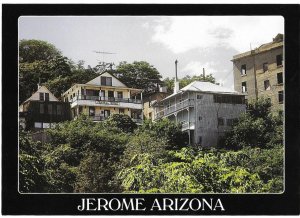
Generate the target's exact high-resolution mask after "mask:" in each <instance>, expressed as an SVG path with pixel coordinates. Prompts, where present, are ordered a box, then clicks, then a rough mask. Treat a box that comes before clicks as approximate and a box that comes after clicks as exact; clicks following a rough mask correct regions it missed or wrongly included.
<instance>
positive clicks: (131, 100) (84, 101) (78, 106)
mask: <svg viewBox="0 0 300 218" xmlns="http://www.w3.org/2000/svg"><path fill="white" fill-rule="evenodd" d="M62 96H63V99H64V101H65V102H70V104H71V111H72V117H73V118H76V117H77V116H78V115H80V114H85V115H88V116H89V117H90V118H91V119H92V120H93V121H103V120H105V119H107V118H108V117H109V116H110V115H112V114H127V115H128V116H130V117H131V118H132V119H133V121H135V122H136V123H141V122H142V120H143V116H142V114H143V113H142V109H143V105H142V98H143V96H142V90H141V89H134V88H129V87H127V86H126V85H125V84H124V83H122V82H121V81H120V80H118V79H117V78H116V77H114V76H113V75H111V74H109V73H107V72H105V73H102V74H100V75H99V76H98V77H96V78H94V79H92V80H91V81H89V82H87V83H86V84H74V85H73V86H72V87H71V88H69V89H68V90H67V91H66V92H64V93H63V95H62Z"/></svg>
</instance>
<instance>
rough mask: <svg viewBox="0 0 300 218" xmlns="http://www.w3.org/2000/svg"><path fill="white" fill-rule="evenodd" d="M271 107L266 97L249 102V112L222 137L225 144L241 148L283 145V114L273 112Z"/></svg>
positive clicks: (225, 145) (228, 146)
mask: <svg viewBox="0 0 300 218" xmlns="http://www.w3.org/2000/svg"><path fill="white" fill-rule="evenodd" d="M270 107H271V103H270V101H269V100H268V99H264V98H260V99H258V101H252V102H249V104H248V106H247V112H246V113H245V114H242V115H241V116H240V118H239V119H238V121H237V122H236V124H235V125H234V126H233V128H232V130H231V131H229V132H228V133H226V134H225V137H224V139H222V142H223V146H224V147H225V148H232V149H241V148H243V147H260V148H267V147H270V148H272V147H274V146H276V145H282V143H283V135H282V134H283V132H282V130H283V127H282V124H283V122H282V116H281V115H280V113H278V114H276V113H275V114H274V113H272V112H271V111H270ZM221 146H222V145H221Z"/></svg>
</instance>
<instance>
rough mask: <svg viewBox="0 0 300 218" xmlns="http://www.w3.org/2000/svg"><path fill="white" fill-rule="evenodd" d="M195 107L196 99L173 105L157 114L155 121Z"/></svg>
mask: <svg viewBox="0 0 300 218" xmlns="http://www.w3.org/2000/svg"><path fill="white" fill-rule="evenodd" d="M194 106H195V102H194V99H186V100H184V101H182V102H179V103H177V104H173V105H171V106H169V107H166V108H164V109H163V110H161V111H159V112H157V113H156V114H155V119H160V118H162V117H165V116H168V115H171V114H173V113H175V112H178V111H180V110H183V109H186V108H189V107H194Z"/></svg>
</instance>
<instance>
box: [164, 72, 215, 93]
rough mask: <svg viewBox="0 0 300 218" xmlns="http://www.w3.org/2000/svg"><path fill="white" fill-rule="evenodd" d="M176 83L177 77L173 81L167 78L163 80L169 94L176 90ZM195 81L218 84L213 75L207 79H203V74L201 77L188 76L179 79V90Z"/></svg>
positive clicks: (206, 77)
mask: <svg viewBox="0 0 300 218" xmlns="http://www.w3.org/2000/svg"><path fill="white" fill-rule="evenodd" d="M174 81H175V77H173V78H172V79H170V78H169V77H167V78H165V79H164V80H163V83H164V85H165V86H166V87H167V90H168V92H169V93H172V92H173V90H174ZM194 81H202V82H211V83H215V82H216V80H215V78H214V77H213V75H212V74H209V75H206V76H205V77H203V75H202V74H201V75H200V76H196V75H194V76H192V77H191V76H189V75H186V76H185V77H183V78H182V79H179V88H180V89H181V88H183V87H185V86H187V85H188V84H190V83H192V82H194Z"/></svg>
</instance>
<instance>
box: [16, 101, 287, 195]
mask: <svg viewBox="0 0 300 218" xmlns="http://www.w3.org/2000/svg"><path fill="white" fill-rule="evenodd" d="M269 106H270V105H269V104H268V102H267V101H265V100H260V101H258V102H255V103H253V104H250V105H249V110H248V112H247V113H246V114H244V115H243V116H241V118H240V119H239V120H238V122H237V123H236V124H235V126H234V127H233V130H232V131H231V132H229V133H228V134H227V135H226V136H225V138H224V139H223V141H224V142H225V145H223V147H222V148H197V147H191V146H187V135H186V134H185V133H182V132H181V126H180V125H178V124H175V123H172V122H170V121H169V120H160V121H158V122H156V123H152V122H151V121H146V122H145V123H144V124H143V125H142V126H139V127H138V126H136V125H135V124H134V123H133V122H132V121H130V118H129V117H127V116H126V115H112V116H111V118H110V119H109V120H107V121H104V122H99V123H94V122H92V121H91V120H89V119H88V118H87V117H85V116H81V117H80V118H79V119H77V120H74V121H69V122H65V123H62V124H61V125H59V126H57V127H56V128H54V129H50V130H48V134H49V135H50V136H51V139H52V140H51V142H50V143H44V144H42V143H40V142H33V141H32V140H30V139H29V137H28V136H27V135H26V134H25V133H24V132H23V133H21V135H20V184H21V186H20V190H21V191H22V192H41V191H43V192H102V193H103V192H104V193H109V192H125V193H280V192H282V191H283V153H284V149H283V146H282V117H280V116H278V115H277V116H274V115H271V113H270V112H269V110H268V108H269ZM263 111H265V112H263ZM245 117H248V118H249V117H251V120H250V121H251V122H250V121H245ZM249 119H250V118H249ZM256 120H259V122H258V121H256ZM271 121H272V122H271ZM270 122H271V124H270V125H271V126H272V128H270V126H268V128H267V127H265V126H264V125H267V124H268V125H269V123H270ZM253 123H254V124H253ZM256 123H259V126H260V129H259V130H260V131H254V130H255V128H257V126H255V125H258V124H256ZM246 125H248V127H246ZM252 125H254V126H255V128H252V129H251V131H250V132H248V134H252V135H251V136H247V135H243V137H241V138H238V137H239V134H243V131H246V130H245V129H247V128H249V127H252ZM261 131H263V132H261ZM253 138H255V140H254V139H253ZM235 140H237V141H235ZM238 140H239V141H238ZM267 140H269V141H267ZM232 142H239V143H236V144H232V145H231V146H228V143H232ZM226 143H227V144H226ZM254 143H256V144H254ZM226 146H227V147H226Z"/></svg>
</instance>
